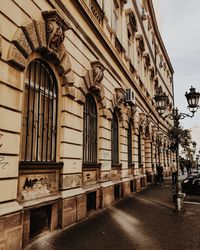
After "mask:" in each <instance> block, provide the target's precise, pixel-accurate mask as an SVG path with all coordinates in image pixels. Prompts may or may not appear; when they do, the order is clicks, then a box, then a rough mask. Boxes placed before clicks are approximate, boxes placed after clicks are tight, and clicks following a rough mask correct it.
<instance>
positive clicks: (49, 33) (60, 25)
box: [42, 10, 69, 57]
mask: <svg viewBox="0 0 200 250" xmlns="http://www.w3.org/2000/svg"><path fill="white" fill-rule="evenodd" d="M42 15H43V17H44V19H45V22H46V38H47V49H48V50H49V52H50V53H52V54H54V55H55V56H56V57H58V56H59V48H60V46H61V44H62V43H63V41H64V38H65V34H64V32H65V31H66V30H67V29H69V24H68V23H67V22H66V21H65V20H64V19H63V18H62V17H61V16H60V15H59V14H58V12H57V11H56V10H50V11H42Z"/></svg>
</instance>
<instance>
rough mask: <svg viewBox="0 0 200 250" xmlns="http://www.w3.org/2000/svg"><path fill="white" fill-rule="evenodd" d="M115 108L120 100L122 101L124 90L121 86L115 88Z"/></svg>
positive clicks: (118, 106)
mask: <svg viewBox="0 0 200 250" xmlns="http://www.w3.org/2000/svg"><path fill="white" fill-rule="evenodd" d="M115 92H116V108H120V106H121V104H122V102H123V101H124V94H125V91H124V90H123V89H122V88H116V89H115Z"/></svg>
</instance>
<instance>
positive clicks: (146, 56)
mask: <svg viewBox="0 0 200 250" xmlns="http://www.w3.org/2000/svg"><path fill="white" fill-rule="evenodd" d="M143 57H144V68H145V69H147V68H149V67H150V66H151V61H150V57H149V54H148V53H147V52H146V51H145V52H144V53H143Z"/></svg>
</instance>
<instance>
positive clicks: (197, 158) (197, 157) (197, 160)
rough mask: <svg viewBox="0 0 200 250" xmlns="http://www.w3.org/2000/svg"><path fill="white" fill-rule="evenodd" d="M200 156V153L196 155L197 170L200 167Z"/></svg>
mask: <svg viewBox="0 0 200 250" xmlns="http://www.w3.org/2000/svg"><path fill="white" fill-rule="evenodd" d="M199 157H200V155H199V154H198V155H196V164H197V171H198V169H199Z"/></svg>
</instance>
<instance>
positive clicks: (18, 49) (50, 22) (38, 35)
mask: <svg viewBox="0 0 200 250" xmlns="http://www.w3.org/2000/svg"><path fill="white" fill-rule="evenodd" d="M42 15H43V17H44V20H31V21H29V22H27V23H24V24H23V25H22V26H20V27H19V28H18V29H17V31H16V33H15V35H14V37H13V39H12V43H11V45H10V48H9V51H8V56H7V61H8V62H9V63H10V64H11V65H13V66H14V67H16V68H17V69H19V70H21V71H23V70H24V69H25V68H26V67H27V63H28V57H29V55H30V54H31V53H32V52H36V51H37V52H39V53H41V55H42V56H43V58H45V59H47V60H49V61H51V62H52V63H54V64H55V66H56V67H57V69H58V73H59V74H60V75H61V76H62V78H63V84H64V85H65V86H72V85H73V84H74V75H73V71H72V70H71V63H70V58H69V56H68V54H67V52H66V48H65V46H64V44H63V41H64V38H65V35H64V32H65V31H66V30H67V29H69V28H70V26H69V25H68V23H67V22H66V21H65V20H64V19H63V18H62V17H61V16H60V14H59V13H58V12H57V11H56V10H50V11H43V12H42Z"/></svg>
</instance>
